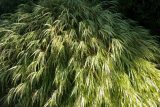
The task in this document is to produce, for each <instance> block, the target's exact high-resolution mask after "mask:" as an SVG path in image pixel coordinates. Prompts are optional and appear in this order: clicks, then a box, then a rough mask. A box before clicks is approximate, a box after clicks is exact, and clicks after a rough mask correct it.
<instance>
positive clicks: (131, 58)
mask: <svg viewBox="0 0 160 107" xmlns="http://www.w3.org/2000/svg"><path fill="white" fill-rule="evenodd" d="M112 9H113V8H112ZM158 55H159V48H158V45H157V44H156V41H155V40H154V38H152V37H151V36H150V35H149V33H148V31H147V30H145V29H144V28H142V27H139V26H135V24H134V23H132V22H131V21H128V20H124V19H122V18H121V14H118V13H114V12H111V10H110V9H109V8H108V9H106V10H103V9H102V7H101V5H100V4H97V3H96V2H94V1H86V0H45V1H41V2H39V5H35V4H33V5H21V6H19V8H18V10H17V12H16V13H14V14H11V15H10V16H5V15H4V19H3V20H2V21H1V27H0V67H1V68H0V87H2V90H1V92H2V94H1V95H0V96H1V99H2V101H1V102H3V103H4V105H7V107H8V106H14V107H43V106H44V107H54V106H57V107H106V106H109V107H112V106H113V107H135V106H137V107H138V106H139V107H140V106H143V107H148V106H153V107H156V105H158V104H159V102H160V94H159V89H160V72H159V70H157V69H156V68H155V65H154V64H153V63H152V61H157V58H158Z"/></svg>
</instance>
